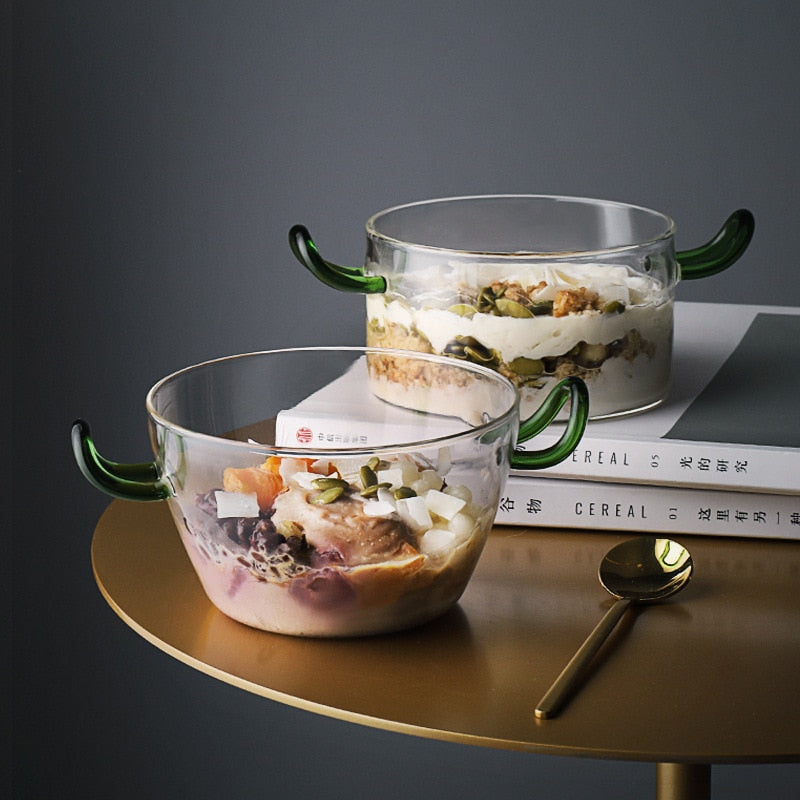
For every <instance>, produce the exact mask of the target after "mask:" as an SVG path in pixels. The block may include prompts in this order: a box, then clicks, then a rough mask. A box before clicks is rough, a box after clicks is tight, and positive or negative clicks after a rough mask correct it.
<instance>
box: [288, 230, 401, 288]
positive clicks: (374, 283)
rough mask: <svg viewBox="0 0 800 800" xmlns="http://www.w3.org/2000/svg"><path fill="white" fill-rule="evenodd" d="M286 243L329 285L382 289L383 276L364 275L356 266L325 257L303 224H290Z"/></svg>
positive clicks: (315, 274)
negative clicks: (348, 265) (326, 259)
mask: <svg viewBox="0 0 800 800" xmlns="http://www.w3.org/2000/svg"><path fill="white" fill-rule="evenodd" d="M289 246H290V247H291V248H292V252H293V253H294V255H295V258H297V260H298V261H299V262H300V263H301V264H302V265H303V266H304V267H305V268H306V269H307V270H309V272H311V274H312V275H314V276H315V277H316V278H318V279H319V280H321V281H322V282H323V283H324V284H326V285H327V286H330V287H331V288H333V289H339V290H340V291H342V292H360V293H361V294H382V293H383V292H385V291H386V278H384V277H382V276H381V275H365V274H364V270H363V269H361V268H360V267H342V266H339V265H338V264H332V263H331V262H330V261H325V259H324V258H322V256H321V255H320V254H319V250H317V246H316V245H315V244H314V242H313V241H312V239H311V234H310V233H309V232H308V230H307V229H306V228H305V227H304V226H303V225H293V226H292V229H291V230H290V231H289Z"/></svg>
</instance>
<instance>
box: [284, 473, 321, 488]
mask: <svg viewBox="0 0 800 800" xmlns="http://www.w3.org/2000/svg"><path fill="white" fill-rule="evenodd" d="M320 477H321V476H320V475H319V473H317V472H305V471H298V472H295V473H294V474H293V475H292V476H291V480H293V481H294V482H295V483H296V484H297V485H298V486H299V487H300V488H301V489H306V490H308V489H313V488H314V487H313V486H312V484H313V482H314V481H315V480H317V479H318V478H320Z"/></svg>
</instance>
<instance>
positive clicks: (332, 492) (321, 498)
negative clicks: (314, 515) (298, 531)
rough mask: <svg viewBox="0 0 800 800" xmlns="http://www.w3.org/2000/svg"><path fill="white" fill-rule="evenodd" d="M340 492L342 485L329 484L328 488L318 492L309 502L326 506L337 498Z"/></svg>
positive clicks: (342, 489) (342, 492)
mask: <svg viewBox="0 0 800 800" xmlns="http://www.w3.org/2000/svg"><path fill="white" fill-rule="evenodd" d="M342 494H344V487H343V486H331V488H330V489H325V490H324V491H322V492H320V493H319V494H318V495H317V496H316V497H315V498H314V499H313V500H312V501H311V502H312V503H314V504H315V505H318V506H327V505H328V504H329V503H332V502H333V501H334V500H338V499H339V498H340V497H341V496H342Z"/></svg>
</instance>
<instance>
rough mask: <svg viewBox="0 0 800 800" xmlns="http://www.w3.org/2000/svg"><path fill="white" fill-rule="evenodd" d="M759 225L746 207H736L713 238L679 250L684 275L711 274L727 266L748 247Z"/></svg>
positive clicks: (697, 276) (677, 256)
mask: <svg viewBox="0 0 800 800" xmlns="http://www.w3.org/2000/svg"><path fill="white" fill-rule="evenodd" d="M755 226H756V221H755V218H754V217H753V214H752V213H751V212H750V211H748V210H747V209H746V208H740V209H739V210H738V211H734V212H733V214H731V215H730V216H729V217H728V219H727V220H725V224H724V225H723V226H722V227H721V228H720V229H719V232H718V233H717V235H716V236H715V237H714V238H713V239H712V240H711V241H710V242H707V243H706V244H704V245H702V246H700V247H695V248H694V249H693V250H683V251H681V252H679V253H676V254H675V257H676V258H677V259H678V263H679V264H680V266H681V279H683V280H692V279H694V278H707V277H708V276H709V275H715V274H716V273H718V272H722V270H724V269H727V268H728V267H729V266H730V265H731V264H733V263H734V262H735V261H737V260H738V259H739V256H741V255H742V253H744V251H745V250H746V249H747V245H749V244H750V240H751V239H752V238H753V231H754V230H755Z"/></svg>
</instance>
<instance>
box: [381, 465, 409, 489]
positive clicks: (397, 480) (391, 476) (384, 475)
mask: <svg viewBox="0 0 800 800" xmlns="http://www.w3.org/2000/svg"><path fill="white" fill-rule="evenodd" d="M378 482H379V483H388V484H391V487H392V489H399V488H400V487H401V486H402V485H403V470H402V469H401V468H400V467H391V468H390V469H382V470H381V471H380V472H379V473H378Z"/></svg>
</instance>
